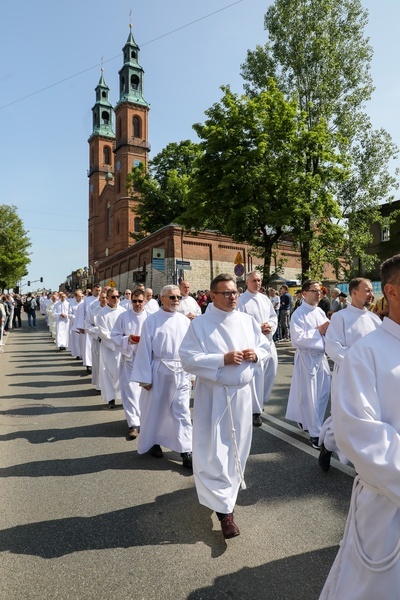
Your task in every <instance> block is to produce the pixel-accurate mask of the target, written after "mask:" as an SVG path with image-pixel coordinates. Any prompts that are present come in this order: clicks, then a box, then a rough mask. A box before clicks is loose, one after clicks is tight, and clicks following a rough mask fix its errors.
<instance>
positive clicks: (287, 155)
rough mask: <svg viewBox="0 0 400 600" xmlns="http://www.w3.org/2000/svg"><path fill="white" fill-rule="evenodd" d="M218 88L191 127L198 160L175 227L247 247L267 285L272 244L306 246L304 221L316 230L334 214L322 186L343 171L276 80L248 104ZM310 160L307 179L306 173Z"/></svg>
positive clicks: (321, 129) (324, 138)
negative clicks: (286, 238) (287, 238)
mask: <svg viewBox="0 0 400 600" xmlns="http://www.w3.org/2000/svg"><path fill="white" fill-rule="evenodd" d="M222 89H223V91H224V95H223V98H222V100H221V102H219V103H216V104H214V105H213V106H212V107H211V108H210V109H208V110H207V111H206V115H207V117H208V119H207V120H206V122H205V124H204V125H203V124H196V125H194V129H195V131H196V132H197V134H198V136H199V137H200V139H201V140H202V141H201V144H200V146H201V149H202V154H201V156H200V157H199V158H198V159H197V161H196V165H195V170H194V173H193V175H192V182H191V187H190V192H189V208H188V210H187V211H186V212H185V213H184V214H183V215H182V216H181V217H180V219H179V222H180V223H182V224H183V225H184V226H185V227H187V228H190V227H193V228H195V229H206V228H209V229H217V230H219V231H221V232H222V233H224V234H226V235H229V236H231V237H232V238H233V239H234V240H235V241H237V242H247V243H248V244H250V245H251V246H252V247H253V248H254V250H255V253H257V254H258V255H259V256H262V257H263V258H264V267H263V281H264V283H266V282H267V281H268V278H269V275H270V273H269V271H270V264H271V259H272V257H273V252H274V246H275V245H276V244H277V242H278V241H279V240H280V239H281V238H282V236H283V235H288V234H290V235H292V234H293V233H296V235H297V239H300V238H301V240H302V243H304V244H305V243H307V238H306V236H305V235H304V232H303V231H302V226H303V223H304V220H305V219H306V218H307V219H309V220H310V222H311V220H313V223H314V224H315V223H316V222H317V220H321V221H323V220H326V217H327V215H328V216H331V215H332V214H335V215H336V216H338V215H339V211H338V207H337V204H336V202H335V200H334V198H333V196H332V194H331V193H330V191H329V188H328V187H327V185H326V180H328V181H329V182H331V181H332V180H333V179H334V178H337V177H340V178H342V177H343V168H342V166H341V164H340V160H339V159H340V157H338V156H337V155H336V154H335V153H334V152H333V150H332V144H331V142H330V138H331V137H332V136H331V135H330V134H329V132H328V131H327V128H326V126H324V124H323V122H322V121H321V122H320V123H319V124H318V126H317V127H315V128H314V129H313V130H312V131H310V130H309V129H308V127H307V125H306V123H305V116H304V114H302V113H301V112H300V111H299V106H298V103H297V101H296V100H295V99H293V100H291V101H290V102H288V101H286V100H285V98H284V96H283V94H282V93H281V92H280V91H279V90H278V88H277V87H276V85H275V83H274V81H273V80H270V81H269V82H268V88H267V90H266V91H264V92H261V93H259V94H258V95H254V96H253V97H251V98H249V97H248V96H241V97H239V96H238V95H236V94H234V93H232V92H231V90H230V89H229V87H227V88H222ZM321 147H323V151H321ZM316 157H317V158H318V160H316ZM308 162H311V163H312V164H313V172H312V175H311V174H310V173H308V172H306V169H305V164H306V163H308ZM301 236H302V237H301Z"/></svg>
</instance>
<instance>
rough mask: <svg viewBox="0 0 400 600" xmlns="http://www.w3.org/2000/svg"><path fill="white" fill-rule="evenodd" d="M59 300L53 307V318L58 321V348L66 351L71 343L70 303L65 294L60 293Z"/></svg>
mask: <svg viewBox="0 0 400 600" xmlns="http://www.w3.org/2000/svg"><path fill="white" fill-rule="evenodd" d="M59 298H60V299H59V300H58V301H57V302H55V304H54V307H53V317H54V319H55V321H56V344H57V348H58V349H59V350H60V351H61V350H66V349H67V347H68V342H69V308H70V306H69V302H68V300H67V296H66V294H65V293H64V292H60V294H59Z"/></svg>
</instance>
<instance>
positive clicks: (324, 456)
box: [318, 444, 332, 473]
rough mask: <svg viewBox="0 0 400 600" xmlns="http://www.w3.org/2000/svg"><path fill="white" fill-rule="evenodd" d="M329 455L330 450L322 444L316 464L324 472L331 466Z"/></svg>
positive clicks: (330, 454)
mask: <svg viewBox="0 0 400 600" xmlns="http://www.w3.org/2000/svg"><path fill="white" fill-rule="evenodd" d="M331 456H332V452H330V450H327V449H326V448H325V446H324V445H323V444H322V446H321V450H320V452H319V456H318V464H319V466H320V467H321V469H322V470H323V471H325V473H327V472H328V471H329V468H330V466H331Z"/></svg>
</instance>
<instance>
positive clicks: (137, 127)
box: [132, 115, 142, 138]
mask: <svg viewBox="0 0 400 600" xmlns="http://www.w3.org/2000/svg"><path fill="white" fill-rule="evenodd" d="M132 124H133V137H135V138H141V137H142V120H141V118H140V117H138V116H137V115H135V116H134V117H133V119H132Z"/></svg>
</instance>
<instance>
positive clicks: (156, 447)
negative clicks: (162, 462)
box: [150, 444, 164, 458]
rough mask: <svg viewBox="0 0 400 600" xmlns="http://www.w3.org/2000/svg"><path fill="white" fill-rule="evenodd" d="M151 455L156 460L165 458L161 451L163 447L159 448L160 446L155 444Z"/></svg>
mask: <svg viewBox="0 0 400 600" xmlns="http://www.w3.org/2000/svg"><path fill="white" fill-rule="evenodd" d="M150 454H151V456H155V457H156V458H162V457H163V456H164V453H163V451H162V450H161V446H159V444H154V446H153V447H152V449H151V450H150Z"/></svg>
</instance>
